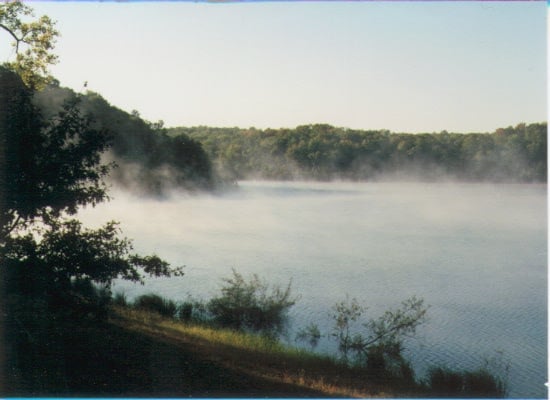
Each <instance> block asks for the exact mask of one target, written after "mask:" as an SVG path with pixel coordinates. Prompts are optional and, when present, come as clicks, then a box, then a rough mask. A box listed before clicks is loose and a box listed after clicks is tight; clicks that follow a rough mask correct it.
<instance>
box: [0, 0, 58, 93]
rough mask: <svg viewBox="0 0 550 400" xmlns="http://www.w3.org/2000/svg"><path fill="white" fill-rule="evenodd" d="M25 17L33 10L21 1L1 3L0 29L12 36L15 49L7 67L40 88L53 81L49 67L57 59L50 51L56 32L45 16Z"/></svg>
mask: <svg viewBox="0 0 550 400" xmlns="http://www.w3.org/2000/svg"><path fill="white" fill-rule="evenodd" d="M28 17H34V13H33V11H32V9H31V8H30V7H28V6H27V5H25V4H23V3H22V2H21V1H17V0H16V1H6V2H3V3H0V28H2V30H4V31H5V32H6V34H7V35H9V36H11V38H12V46H13V48H14V51H15V60H14V61H11V62H8V63H6V66H7V67H8V68H9V69H11V70H13V71H15V72H17V73H18V74H19V75H20V76H21V78H22V79H23V81H24V82H25V84H26V85H27V86H29V87H31V88H34V89H39V88H42V87H43V86H44V85H45V84H47V83H49V82H51V81H52V80H53V78H52V76H51V75H50V74H49V72H48V67H49V66H50V65H52V64H55V63H56V62H57V56H55V55H54V54H53V53H52V52H51V51H52V50H53V48H54V46H55V41H56V39H57V36H58V35H59V32H58V31H57V30H56V29H55V23H54V22H53V21H52V20H51V19H50V18H49V17H48V16H41V17H40V18H38V19H36V20H32V21H29V22H26V21H24V19H25V18H28Z"/></svg>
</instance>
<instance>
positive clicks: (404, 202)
mask: <svg viewBox="0 0 550 400" xmlns="http://www.w3.org/2000/svg"><path fill="white" fill-rule="evenodd" d="M114 197H115V200H113V201H111V202H110V203H107V204H104V205H101V206H99V207H96V208H95V209H89V210H85V211H84V212H83V213H82V219H83V220H84V221H87V223H88V224H89V225H93V226H97V225H98V224H100V223H103V222H105V221H107V220H110V219H116V220H119V221H121V222H122V228H123V230H124V233H125V235H127V236H128V237H131V238H133V239H134V247H135V249H136V250H137V251H139V252H140V253H143V254H146V253H151V252H154V253H157V254H158V255H160V256H161V257H163V258H165V259H167V260H168V261H170V262H171V263H173V264H175V265H185V266H186V268H185V271H186V275H185V276H184V277H182V278H173V279H152V280H149V281H148V282H147V284H146V285H145V286H136V285H131V284H128V283H126V282H120V283H117V285H116V286H115V290H121V291H124V292H125V293H126V294H127V296H128V297H130V298H131V297H133V296H136V295H139V294H143V293H148V292H156V293H159V294H162V295H163V296H166V297H170V298H172V299H174V300H184V299H186V298H187V296H188V295H192V296H194V297H199V298H203V299H207V298H209V297H210V296H211V295H213V294H215V293H216V292H217V291H218V290H219V288H220V285H221V278H222V277H227V276H229V275H230V274H231V268H235V269H237V270H238V271H239V272H241V273H243V274H245V275H248V274H251V273H258V274H259V275H260V277H262V278H264V279H266V280H267V281H269V282H270V283H278V284H281V285H285V284H286V283H288V281H289V279H292V287H293V291H294V293H295V294H299V295H300V296H301V298H300V300H299V302H298V303H297V304H296V306H295V307H294V308H293V310H292V314H291V317H292V321H293V329H294V330H296V329H298V328H300V327H301V326H304V325H307V324H309V323H310V322H315V323H317V324H318V325H319V326H320V327H321V328H322V329H324V330H325V331H327V330H328V329H329V327H330V321H329V317H328V314H329V312H330V308H331V307H332V306H333V305H334V304H335V303H336V302H338V301H341V300H344V299H345V298H346V295H348V296H349V297H350V298H351V297H355V298H357V299H358V300H359V301H360V302H361V303H363V304H365V305H367V306H368V311H367V316H372V317H376V316H378V315H380V314H381V313H382V312H383V311H384V310H386V309H388V308H390V307H396V306H399V304H400V302H401V301H402V300H405V299H406V298H408V297H410V296H413V295H416V296H419V297H422V298H424V299H425V301H426V303H427V304H429V305H430V309H429V311H428V315H429V321H428V322H427V323H426V324H425V325H424V326H422V327H421V329H419V331H418V335H417V337H416V338H415V339H414V340H411V341H408V342H407V343H406V348H407V355H408V357H410V359H411V360H412V361H413V365H414V367H415V370H416V371H417V373H418V374H420V375H422V374H423V373H425V371H426V370H427V368H429V367H430V366H432V365H447V366H449V367H452V368H477V367H481V366H482V365H483V363H484V362H485V361H486V360H493V359H495V358H496V359H497V360H500V361H499V362H496V364H500V371H501V372H503V371H504V368H503V366H502V365H503V364H506V363H509V365H510V370H509V374H508V381H509V389H510V393H509V395H510V396H511V397H546V393H547V392H546V388H545V386H544V383H545V382H546V381H547V216H546V211H547V206H546V185H485V184H421V183H360V184H358V183H274V182H241V183H240V184H239V190H236V191H234V192H231V193H228V194H224V195H215V196H214V195H204V196H189V195H180V194H174V195H172V196H169V197H168V198H166V199H163V200H158V199H143V198H138V197H132V196H130V195H128V194H124V193H114ZM289 336H290V339H291V338H292V336H293V335H292V332H291V333H290V335H289ZM319 350H320V351H327V352H331V351H334V348H333V347H332V345H331V343H329V342H322V343H321V344H320V347H319ZM493 364H495V363H493Z"/></svg>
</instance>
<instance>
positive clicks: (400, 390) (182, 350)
mask: <svg viewBox="0 0 550 400" xmlns="http://www.w3.org/2000/svg"><path fill="white" fill-rule="evenodd" d="M110 324H111V326H112V327H113V328H116V329H120V330H123V331H125V332H127V334H128V335H132V334H133V335H135V336H136V337H140V338H147V339H148V340H150V341H152V342H153V343H154V346H157V347H158V349H159V351H155V350H154V349H153V348H151V349H150V351H149V356H148V357H146V359H149V360H150V361H151V362H153V363H154V364H155V371H154V373H155V374H156V375H158V377H159V378H161V380H164V386H163V389H162V393H160V394H174V395H178V396H182V395H187V394H192V395H207V396H210V395H215V394H216V393H219V394H223V395H228V396H233V395H235V396H245V397H247V396H254V395H262V396H271V397H273V396H285V395H289V396H328V397H407V396H415V395H422V392H421V390H420V388H419V387H417V386H414V385H413V386H411V385H410V383H404V382H398V381H392V382H375V380H374V379H369V376H368V375H367V374H366V370H363V369H361V368H353V367H349V366H347V365H345V364H342V363H340V362H338V361H337V360H335V359H333V358H330V357H327V356H322V355H318V354H315V353H312V352H308V351H306V350H303V349H297V348H293V347H288V346H285V345H283V344H281V343H280V342H276V341H273V340H271V339H269V338H267V337H263V336H260V335H253V334H245V333H241V332H236V331H233V330H228V329H214V328H211V327H207V326H201V325H198V324H192V323H191V324H190V323H182V322H178V321H174V320H173V319H168V318H163V317H161V316H159V315H156V314H155V313H150V312H145V311H139V310H134V309H129V308H124V307H116V308H114V309H113V313H112V317H111V318H110ZM152 352H154V353H152ZM189 357H190V358H191V359H192V360H194V362H195V363H197V365H195V366H194V367H197V366H198V367H199V369H200V368H201V366H202V367H204V366H205V365H207V366H208V368H207V371H205V372H208V373H209V376H204V375H203V376H201V377H200V378H199V380H198V381H193V382H187V383H186V382H185V380H186V378H187V376H186V374H187V373H188V371H186V370H185V369H186V368H185V365H186V364H185V359H188V358H189ZM155 359H156V360H155ZM136 367H138V366H137V365H134V366H133V368H136ZM144 373H145V374H146V373H147V372H146V371H145V372H144ZM195 375H196V374H195ZM186 385H188V386H186ZM189 385H190V386H189ZM187 389H191V393H189V392H188V391H187ZM155 394H159V393H157V392H155Z"/></svg>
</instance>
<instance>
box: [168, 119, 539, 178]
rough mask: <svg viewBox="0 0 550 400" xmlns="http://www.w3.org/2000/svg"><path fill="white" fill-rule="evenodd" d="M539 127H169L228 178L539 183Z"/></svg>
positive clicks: (169, 131)
mask: <svg viewBox="0 0 550 400" xmlns="http://www.w3.org/2000/svg"><path fill="white" fill-rule="evenodd" d="M546 132H547V125H546V123H534V124H529V125H526V124H519V125H517V126H515V127H508V128H500V129H497V130H496V131H495V132H492V133H471V134H460V133H448V132H440V133H426V134H404V133H391V132H389V131H386V130H377V131H375V130H353V129H345V128H336V127H333V126H330V125H326V124H314V125H304V126H299V127H297V128H295V129H286V128H285V129H265V130H259V129H254V128H250V129H239V128H210V127H203V126H200V127H191V128H173V129H169V130H168V133H169V134H170V135H173V136H176V137H177V136H178V135H181V134H185V135H187V136H189V137H191V138H193V139H195V140H197V141H199V142H200V143H202V145H203V146H204V148H205V150H206V152H207V153H208V155H209V156H210V158H211V160H212V162H213V163H214V164H215V166H216V168H217V170H218V172H219V173H220V174H222V175H223V176H225V177H226V178H229V179H246V178H256V179H277V180H285V179H316V180H331V179H349V180H381V179H421V180H438V179H456V180H461V181H489V182H543V181H546V157H547V156H546V143H547V139H546Z"/></svg>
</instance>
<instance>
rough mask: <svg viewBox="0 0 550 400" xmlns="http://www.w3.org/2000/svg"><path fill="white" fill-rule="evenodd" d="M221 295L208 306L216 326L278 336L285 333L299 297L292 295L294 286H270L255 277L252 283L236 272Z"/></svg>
mask: <svg viewBox="0 0 550 400" xmlns="http://www.w3.org/2000/svg"><path fill="white" fill-rule="evenodd" d="M224 283H225V284H224V286H223V287H222V289H221V296H219V297H215V298H213V299H211V300H210V301H209V302H208V303H207V305H206V307H207V310H208V312H209V313H210V314H211V315H212V316H213V320H214V322H215V323H216V324H218V325H220V326H223V327H227V328H231V329H236V330H248V331H253V332H261V333H264V334H267V335H270V336H277V335H278V334H280V333H282V332H284V330H285V328H286V324H287V322H288V316H287V314H288V310H289V309H290V307H292V306H293V305H294V304H295V303H296V301H297V298H296V297H293V296H292V295H291V284H290V283H289V284H288V285H287V287H286V288H284V289H283V288H280V287H278V286H275V287H273V288H271V290H270V288H269V286H268V285H267V284H266V283H265V282H262V281H261V280H260V278H258V276H257V275H255V274H254V275H252V278H251V279H250V280H248V281H246V280H245V278H244V277H243V276H242V275H241V274H240V273H238V272H237V271H235V270H233V276H232V277H230V278H225V279H224Z"/></svg>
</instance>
